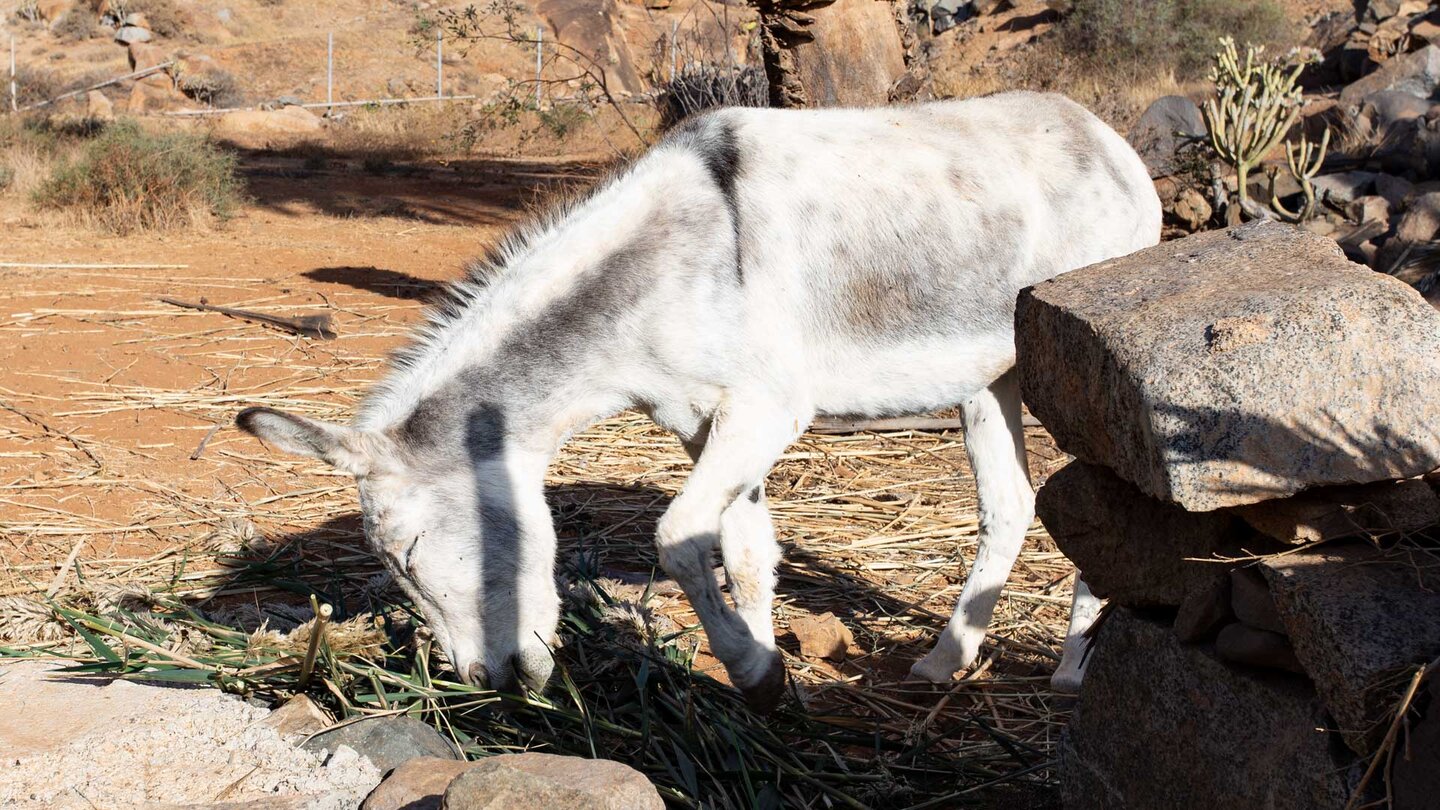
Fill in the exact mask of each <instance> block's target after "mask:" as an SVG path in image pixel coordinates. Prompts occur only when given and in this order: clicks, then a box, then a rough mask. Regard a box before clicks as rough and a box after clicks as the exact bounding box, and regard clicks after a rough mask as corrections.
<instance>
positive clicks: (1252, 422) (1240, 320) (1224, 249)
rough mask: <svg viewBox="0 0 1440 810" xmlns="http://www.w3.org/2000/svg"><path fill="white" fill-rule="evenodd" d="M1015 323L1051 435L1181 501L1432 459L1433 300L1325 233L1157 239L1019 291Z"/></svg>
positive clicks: (1262, 228)
mask: <svg viewBox="0 0 1440 810" xmlns="http://www.w3.org/2000/svg"><path fill="white" fill-rule="evenodd" d="M1015 324H1016V329H1015V334H1016V351H1017V358H1018V359H1017V365H1018V368H1019V373H1020V381H1021V388H1022V392H1023V394H1024V397H1025V401H1026V402H1027V403H1029V405H1030V409H1031V412H1032V413H1034V414H1035V416H1037V417H1038V418H1039V419H1040V421H1041V422H1043V423H1044V424H1045V426H1046V427H1047V428H1048V429H1049V430H1050V433H1051V435H1052V436H1053V437H1054V438H1055V442H1056V444H1058V445H1059V447H1060V448H1061V449H1063V450H1065V451H1066V452H1069V453H1071V454H1073V455H1074V456H1076V457H1077V458H1079V459H1081V460H1083V461H1088V462H1090V463H1092V464H1101V465H1104V466H1107V467H1109V468H1110V469H1112V470H1113V471H1114V472H1115V473H1116V474H1118V475H1119V476H1120V477H1122V478H1124V479H1126V480H1128V481H1130V482H1131V483H1133V484H1135V485H1136V486H1138V487H1139V488H1140V489H1141V490H1142V491H1144V492H1145V493H1146V494H1148V495H1150V496H1151V497H1153V498H1157V499H1160V500H1163V501H1168V502H1170V503H1174V504H1177V505H1179V506H1181V507H1183V508H1184V509H1186V510H1189V511H1193V512H1200V511H1207V510H1211V509H1218V508H1220V507H1225V506H1240V505H1243V504H1249V503H1257V502H1259V501H1264V500H1270V499H1273V498H1280V497H1286V496H1289V495H1292V494H1294V493H1296V492H1298V491H1300V490H1303V489H1308V488H1311V487H1316V486H1324V485H1330V484H1349V483H1363V482H1369V481H1379V480H1386V479H1398V478H1409V477H1413V476H1417V475H1422V474H1424V473H1426V472H1429V471H1430V470H1432V469H1435V468H1436V467H1440V430H1437V419H1436V409H1435V408H1436V406H1435V394H1434V392H1435V391H1437V390H1440V313H1437V312H1436V310H1435V308H1434V307H1431V306H1430V305H1429V304H1428V303H1426V302H1425V300H1424V299H1423V298H1421V297H1420V295H1419V294H1418V293H1416V292H1415V290H1413V289H1411V288H1410V287H1408V286H1406V285H1405V284H1403V283H1401V282H1399V281H1398V280H1396V279H1393V278H1389V277H1387V276H1384V275H1382V274H1379V273H1375V272H1372V271H1371V270H1369V269H1368V268H1365V267H1362V266H1360V265H1355V264H1352V263H1351V262H1349V261H1347V260H1346V259H1345V258H1344V255H1343V254H1342V253H1341V251H1340V248H1339V247H1338V246H1337V245H1336V244H1335V242H1334V241H1331V240H1329V239H1326V238H1323V237H1319V236H1315V235H1314V234H1309V233H1306V232H1304V231H1301V230H1298V229H1296V228H1292V227H1290V226H1287V225H1282V224H1279V223H1274V222H1256V223H1250V224H1247V225H1243V226H1240V227H1237V228H1231V229H1228V230H1224V231H1212V232H1209V233H1203V234H1199V235H1196V236H1191V237H1188V238H1186V239H1182V240H1179V241H1175V242H1168V243H1165V244H1162V245H1158V246H1156V247H1153V248H1148V249H1146V250H1142V251H1139V252H1138V253H1134V254H1132V255H1130V256H1126V257H1122V258H1118V259H1112V260H1109V261H1106V262H1101V263H1100V264H1096V265H1092V266H1090V267H1087V268H1083V269H1080V270H1075V271H1072V272H1069V273H1065V274H1063V275H1061V276H1058V277H1057V278H1055V279H1052V280H1050V281H1046V282H1043V283H1041V284H1037V285H1035V286H1034V287H1030V288H1027V289H1025V290H1023V291H1021V293H1020V297H1019V301H1018V304H1017V309H1016V315H1015ZM1344 380H1361V381H1364V384H1349V385H1342V384H1338V383H1337V381H1344Z"/></svg>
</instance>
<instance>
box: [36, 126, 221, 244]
mask: <svg viewBox="0 0 1440 810" xmlns="http://www.w3.org/2000/svg"><path fill="white" fill-rule="evenodd" d="M240 188H241V186H240V181H239V179H238V178H237V177H236V175H235V157H234V155H233V154H232V153H230V152H227V151H224V150H222V149H220V148H219V147H217V146H215V145H214V144H212V143H210V142H209V141H206V140H205V139H203V138H201V137H198V136H196V135H191V134H187V133H174V134H151V133H149V132H146V131H145V130H143V129H141V128H140V127H139V126H138V125H136V124H134V123H131V122H124V121H122V122H119V123H116V124H113V125H111V126H108V127H106V128H105V130H104V131H103V132H102V133H101V134H100V135H98V136H97V137H95V138H94V139H93V140H91V141H90V142H88V143H86V144H85V145H84V147H83V148H82V149H80V150H79V153H78V154H77V155H76V156H75V157H74V158H73V159H69V160H64V161H62V162H60V163H59V164H58V165H56V166H55V168H54V170H53V172H52V174H51V176H50V178H49V179H48V180H46V181H44V182H43V183H42V184H41V185H40V187H39V188H38V189H37V190H36V191H35V195H34V196H35V201H36V202H37V203H39V204H40V205H41V206H43V207H45V208H50V209H55V210H59V211H65V212H67V213H70V214H72V215H74V216H76V217H77V218H79V219H80V220H81V221H83V222H86V223H87V224H91V225H94V226H97V227H99V228H102V229H104V230H107V231H111V232H113V233H117V234H126V233H131V232H134V231H145V230H164V229H170V228H180V227H187V226H193V225H208V224H209V223H211V222H212V221H214V220H215V219H223V218H225V217H227V216H229V215H230V214H231V212H232V211H233V210H234V209H235V207H236V206H237V205H238V204H239V202H240V200H241V197H242V195H241V191H240Z"/></svg>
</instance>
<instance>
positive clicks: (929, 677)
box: [910, 656, 955, 683]
mask: <svg viewBox="0 0 1440 810" xmlns="http://www.w3.org/2000/svg"><path fill="white" fill-rule="evenodd" d="M954 677H955V670H953V669H951V668H950V667H948V666H946V665H944V664H937V663H935V662H934V661H932V660H930V656H926V657H924V658H922V659H920V660H919V661H916V662H915V663H914V664H911V665H910V678H911V680H916V681H929V682H931V683H949V682H950V681H951V679H952V678H954Z"/></svg>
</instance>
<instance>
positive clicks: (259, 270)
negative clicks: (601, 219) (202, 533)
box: [0, 158, 593, 563]
mask: <svg viewBox="0 0 1440 810" xmlns="http://www.w3.org/2000/svg"><path fill="white" fill-rule="evenodd" d="M246 172H247V175H248V178H249V180H250V194H251V195H252V197H253V198H254V200H253V203H252V204H251V205H249V206H247V207H246V208H245V209H244V211H243V212H242V213H241V215H240V216H239V217H238V218H236V219H235V220H233V221H231V222H229V223H226V224H224V225H223V226H222V227H220V228H218V229H216V230H213V231H212V232H209V233H193V232H191V233H171V234H160V235H141V236H133V237H127V238H119V237H113V236H106V235H100V234H97V233H96V232H94V231H90V230H86V229H83V228H79V227H64V226H57V225H56V224H55V223H54V222H52V221H50V220H49V219H47V218H40V219H37V218H36V217H35V216H34V215H32V214H29V213H27V212H24V211H22V210H18V208H19V204H18V203H16V202H15V201H13V200H12V201H11V202H10V208H8V209H5V210H4V211H3V215H0V219H3V220H5V221H6V222H7V224H6V226H5V227H6V230H7V231H8V234H9V236H8V238H6V239H5V240H4V244H3V247H0V261H3V262H53V263H66V264H105V263H122V264H180V265H185V267H182V268H156V269H143V268H141V269H57V268H48V269H41V268H35V269H31V268H24V269H3V270H0V273H3V276H4V291H3V293H0V330H3V331H4V332H6V333H8V335H7V336H8V339H7V340H5V341H3V342H0V397H3V400H0V403H3V406H4V408H5V410H4V411H3V412H0V481H3V484H0V489H3V490H4V492H3V495H0V554H3V556H4V558H5V561H6V562H8V563H21V562H34V561H37V560H42V559H55V558H57V557H58V558H63V557H64V556H65V555H67V554H68V553H69V552H70V550H71V549H72V547H73V544H74V543H75V542H76V541H77V540H79V539H81V538H84V540H85V547H84V548H82V549H81V557H80V558H81V559H82V560H85V559H93V558H103V557H116V556H119V557H133V556H135V555H146V554H152V553H155V552H156V551H157V550H160V549H162V548H164V547H165V546H166V544H167V543H169V542H170V541H171V540H172V539H174V537H175V536H176V535H182V536H183V535H185V534H187V533H189V532H190V531H191V530H192V527H203V526H204V525H205V522H206V521H207V520H209V519H213V517H214V515H215V514H217V513H218V514H224V513H226V512H235V510H236V509H237V508H240V507H241V506H242V504H243V503H245V502H247V501H249V500H251V499H255V498H259V497H264V496H265V495H266V494H267V493H269V489H268V487H267V486H265V485H264V484H261V483H260V482H259V481H257V480H256V478H255V477H254V476H253V475H252V474H251V473H250V472H249V471H248V469H247V464H246V462H247V460H248V459H251V458H254V457H256V456H262V455H265V453H264V451H263V450H262V449H261V448H260V447H259V446H258V445H257V444H256V443H255V442H254V441H253V440H250V439H247V438H244V437H243V436H241V435H240V434H239V433H238V432H237V431H235V430H234V429H233V428H232V427H231V420H232V419H233V416H234V413H235V411H236V410H238V408H240V407H242V406H244V405H246V404H251V403H259V402H264V401H276V402H277V403H278V402H279V401H286V402H289V403H291V404H293V405H297V406H298V407H301V408H303V409H306V410H309V411H311V412H316V413H323V414H329V415H331V416H334V417H337V418H339V417H342V416H343V415H344V413H345V412H346V411H348V409H349V406H350V405H351V404H352V403H353V400H354V397H355V395H356V393H357V392H358V391H359V390H360V389H361V388H362V387H363V385H364V384H365V383H367V382H369V381H371V380H373V379H374V378H375V376H376V375H377V373H378V372H379V370H380V367H381V359H382V358H383V357H384V356H385V355H386V354H387V353H388V351H389V350H390V349H392V348H393V347H394V346H395V345H396V344H397V343H398V342H399V341H400V340H401V338H402V336H403V335H404V334H405V332H406V330H407V327H408V326H409V325H411V324H412V323H413V322H414V321H415V320H416V319H417V317H418V315H419V312H420V310H421V306H420V301H419V299H420V298H421V297H422V296H423V295H424V294H425V293H426V292H427V290H429V289H430V288H431V287H432V286H433V285H434V284H435V283H436V282H439V281H442V280H444V279H447V278H451V277H454V276H455V275H457V274H458V271H459V267H460V265H461V264H462V263H463V262H464V261H465V260H466V259H467V258H469V257H471V256H473V255H476V254H478V253H479V252H481V250H482V249H483V248H484V247H485V246H486V245H487V244H488V243H490V242H491V241H492V240H493V239H494V238H495V237H496V235H497V234H498V232H499V231H500V230H501V229H502V228H503V227H505V226H507V225H509V224H511V223H513V222H514V221H515V220H516V219H517V218H519V217H520V216H522V215H523V213H524V209H525V207H526V206H527V205H530V204H531V203H533V202H534V201H535V200H537V199H538V198H539V197H540V196H542V195H543V194H544V192H545V191H546V190H547V189H550V188H552V187H555V186H558V185H560V184H563V183H565V182H567V181H574V180H576V179H583V178H585V177H587V176H589V175H590V174H592V173H593V167H592V166H591V165H590V164H587V163H584V162H579V161H561V162H558V163H543V164H542V163H532V162H508V161H470V162H466V163H452V164H450V165H449V166H448V167H435V168H430V169H426V170H422V171H420V172H418V173H412V174H397V175H389V176H373V175H366V174H363V173H358V172H354V171H352V170H349V169H347V168H344V167H340V168H339V169H336V170H330V171H324V172H313V173H312V172H305V171H303V170H302V169H301V168H300V163H299V161H296V160H288V161H287V160H283V159H278V158H263V159H255V160H249V161H247V169H246ZM161 296H170V297H174V298H178V299H181V300H186V301H197V302H198V301H201V300H205V301H209V302H210V303H212V304H223V305H227V306H232V307H243V308H249V309H254V310H258V311H261V312H265V313H270V314H277V315H294V314H306V313H320V312H324V313H328V314H330V315H331V316H332V317H333V318H334V322H335V329H336V331H337V332H338V333H339V338H338V339H337V340H334V341H316V340H312V339H309V338H302V337H297V336H294V335H290V334H287V333H285V332H283V331H280V330H276V329H274V328H271V327H267V326H263V325H258V324H253V323H247V322H244V321H240V320H236V319H232V318H227V317H225V316H223V315H216V314H210V313H202V312H195V311H191V310H185V309H180V308H177V307H174V306H170V305H168V304H164V303H161V302H160V301H159V300H158V299H159V297H161ZM277 397H278V399H275V398H277ZM216 426H219V429H218V431H216V432H215V434H214V435H213V437H212V438H211V439H210V441H209V442H208V444H207V445H206V448H205V451H204V453H203V454H202V455H201V456H200V458H199V459H192V458H191V455H192V454H193V453H194V452H195V450H196V448H197V446H198V445H199V444H200V441H201V439H202V438H204V437H205V436H206V435H207V434H208V433H209V432H210V430H211V429H212V428H214V427H216ZM296 466H299V465H296ZM315 472H319V471H315ZM322 480H324V479H322ZM330 480H331V481H332V482H333V479H330ZM269 494H274V493H269ZM235 513H236V514H239V512H235ZM207 514H208V515H210V517H209V518H207V517H206V515H207Z"/></svg>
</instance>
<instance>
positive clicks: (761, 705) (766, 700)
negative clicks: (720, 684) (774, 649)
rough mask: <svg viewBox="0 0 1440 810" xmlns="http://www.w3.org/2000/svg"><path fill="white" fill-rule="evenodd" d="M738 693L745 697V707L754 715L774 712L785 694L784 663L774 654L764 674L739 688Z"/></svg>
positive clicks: (777, 654) (778, 655)
mask: <svg viewBox="0 0 1440 810" xmlns="http://www.w3.org/2000/svg"><path fill="white" fill-rule="evenodd" d="M740 693H741V694H743V695H744V696H745V705H747V706H749V707H750V711H752V712H755V713H756V714H769V713H770V712H773V711H775V707H776V706H778V705H780V696H781V695H783V694H785V662H784V661H782V660H781V659H780V654H779V653H776V654H775V656H774V657H773V658H771V659H770V665H769V666H768V667H766V668H765V672H764V673H763V674H762V675H761V676H760V677H759V678H758V679H757V680H756V681H755V682H754V683H752V684H749V685H748V686H741V687H740Z"/></svg>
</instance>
